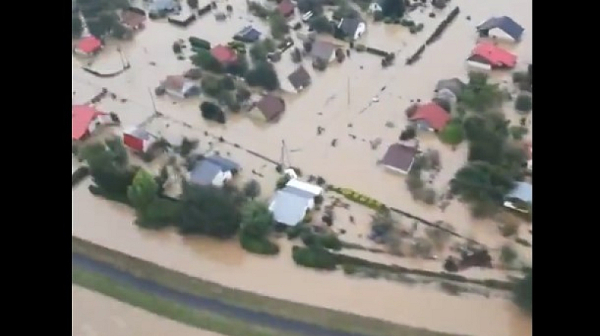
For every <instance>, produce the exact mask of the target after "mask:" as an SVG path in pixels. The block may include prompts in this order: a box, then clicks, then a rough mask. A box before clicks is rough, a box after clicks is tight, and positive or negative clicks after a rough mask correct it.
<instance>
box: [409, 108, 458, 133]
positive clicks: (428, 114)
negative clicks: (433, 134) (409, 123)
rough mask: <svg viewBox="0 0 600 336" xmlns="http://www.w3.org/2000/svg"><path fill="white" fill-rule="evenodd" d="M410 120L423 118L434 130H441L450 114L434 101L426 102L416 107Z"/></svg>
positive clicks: (448, 119)
mask: <svg viewBox="0 0 600 336" xmlns="http://www.w3.org/2000/svg"><path fill="white" fill-rule="evenodd" d="M410 120H424V121H426V122H427V123H428V124H429V126H431V127H432V128H433V129H435V130H436V131H439V130H441V129H442V128H444V126H446V124H447V123H448V122H449V121H450V114H449V113H448V112H446V111H445V110H444V109H443V108H441V107H440V106H439V105H438V104H436V103H428V104H425V105H421V106H419V107H418V108H417V111H416V112H415V114H414V115H413V116H412V117H411V118H410Z"/></svg>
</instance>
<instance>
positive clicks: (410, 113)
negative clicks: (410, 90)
mask: <svg viewBox="0 0 600 336" xmlns="http://www.w3.org/2000/svg"><path fill="white" fill-rule="evenodd" d="M418 109H419V104H412V105H410V106H409V107H407V108H406V110H405V111H404V113H405V114H406V117H407V118H412V116H414V115H415V113H417V110H418Z"/></svg>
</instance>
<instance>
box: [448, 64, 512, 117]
mask: <svg viewBox="0 0 600 336" xmlns="http://www.w3.org/2000/svg"><path fill="white" fill-rule="evenodd" d="M458 100H459V101H460V102H461V104H463V105H464V106H466V107H468V108H470V109H472V110H474V111H477V112H485V111H487V110H489V109H490V108H493V107H496V106H499V105H500V104H501V103H502V92H501V91H500V89H499V86H498V85H497V84H490V83H488V77H487V75H486V74H483V73H476V72H471V73H469V83H468V84H467V87H466V88H465V89H464V90H463V91H462V92H461V94H460V95H459V97H458Z"/></svg>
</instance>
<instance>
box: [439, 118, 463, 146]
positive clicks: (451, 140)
mask: <svg viewBox="0 0 600 336" xmlns="http://www.w3.org/2000/svg"><path fill="white" fill-rule="evenodd" d="M440 139H442V141H443V142H445V143H447V144H449V145H458V144H459V143H461V142H462V141H463V139H464V134H463V128H462V125H461V124H460V123H458V122H450V123H448V124H447V125H446V127H444V129H442V131H441V132H440Z"/></svg>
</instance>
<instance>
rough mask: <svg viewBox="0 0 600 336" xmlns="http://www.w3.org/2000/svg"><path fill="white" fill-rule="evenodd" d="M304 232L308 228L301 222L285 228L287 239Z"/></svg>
mask: <svg viewBox="0 0 600 336" xmlns="http://www.w3.org/2000/svg"><path fill="white" fill-rule="evenodd" d="M305 232H310V229H309V228H308V227H307V226H306V225H303V224H298V225H296V226H292V227H289V228H287V230H286V233H287V237H288V239H296V238H298V237H300V236H301V235H302V234H303V233H305Z"/></svg>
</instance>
